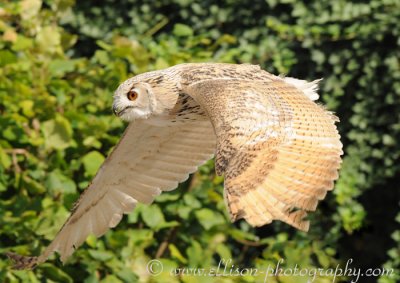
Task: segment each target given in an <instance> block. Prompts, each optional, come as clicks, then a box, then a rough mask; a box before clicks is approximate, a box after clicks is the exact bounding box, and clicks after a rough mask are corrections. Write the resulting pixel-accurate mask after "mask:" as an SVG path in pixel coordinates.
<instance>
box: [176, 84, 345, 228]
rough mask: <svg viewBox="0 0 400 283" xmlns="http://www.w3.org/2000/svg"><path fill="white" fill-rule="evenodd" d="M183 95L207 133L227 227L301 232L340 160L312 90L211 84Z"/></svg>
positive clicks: (327, 116)
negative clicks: (211, 135)
mask: <svg viewBox="0 0 400 283" xmlns="http://www.w3.org/2000/svg"><path fill="white" fill-rule="evenodd" d="M183 90H184V91H185V92H186V93H187V94H189V95H190V96H192V97H193V98H194V99H195V100H196V101H197V102H198V103H199V104H200V105H201V106H202V108H203V109H204V110H205V111H206V112H207V114H208V115H209V117H210V119H211V122H212V124H213V126H214V129H215V133H216V136H217V151H216V161H215V163H216V170H217V173H218V174H225V200H226V202H227V205H228V207H229V211H230V214H231V218H232V220H236V219H239V218H245V219H246V220H247V221H248V222H249V223H250V224H252V225H253V226H261V225H264V224H266V223H270V222H272V221H273V220H274V219H277V220H281V221H284V222H286V223H288V224H290V225H292V226H294V227H296V228H298V229H301V230H305V231H306V230H308V227H309V222H308V221H306V220H304V217H305V216H306V214H307V213H306V211H313V210H315V209H316V206H317V202H318V201H319V200H321V199H323V198H324V197H325V195H326V192H327V191H328V190H331V189H332V188H333V181H334V180H335V179H336V178H337V177H338V174H337V171H338V168H339V166H340V163H341V158H340V155H341V154H342V144H341V142H340V136H339V134H338V132H337V130H336V126H335V121H337V118H336V117H335V116H334V115H333V114H331V113H330V112H328V111H326V110H324V109H323V108H322V107H321V106H319V105H317V104H316V103H314V102H313V101H312V100H311V99H313V98H316V97H318V96H317V95H316V94H315V95H313V94H312V93H313V91H315V90H316V85H314V84H310V85H303V84H302V81H300V80H295V83H291V81H290V80H287V79H284V78H280V77H274V78H271V79H269V80H265V81H263V80H254V81H251V80H243V79H230V80H227V79H211V80H206V81H200V82H197V83H196V82H195V83H192V84H190V83H188V85H186V86H184V89H183Z"/></svg>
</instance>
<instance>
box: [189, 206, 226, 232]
mask: <svg viewBox="0 0 400 283" xmlns="http://www.w3.org/2000/svg"><path fill="white" fill-rule="evenodd" d="M195 215H196V217H197V219H198V220H199V222H200V224H201V225H202V226H203V227H204V229H206V230H209V229H211V228H212V227H214V226H218V225H222V224H224V223H225V219H224V217H223V216H222V215H221V214H220V213H219V212H216V211H212V210H211V209H208V208H202V209H200V210H197V211H196V212H195Z"/></svg>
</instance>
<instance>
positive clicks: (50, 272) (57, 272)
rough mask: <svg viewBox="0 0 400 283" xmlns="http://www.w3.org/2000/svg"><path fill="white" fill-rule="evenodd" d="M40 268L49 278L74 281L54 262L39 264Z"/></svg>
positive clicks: (67, 281) (61, 282) (58, 280)
mask: <svg viewBox="0 0 400 283" xmlns="http://www.w3.org/2000/svg"><path fill="white" fill-rule="evenodd" d="M39 269H40V270H42V271H43V275H44V276H46V278H47V279H49V280H54V281H55V282H60V283H63V282H65V283H72V282H74V281H73V279H72V278H71V277H70V276H69V275H68V274H67V273H65V272H64V271H62V270H61V269H58V268H57V267H55V266H54V265H52V264H49V263H43V264H41V265H40V266H39Z"/></svg>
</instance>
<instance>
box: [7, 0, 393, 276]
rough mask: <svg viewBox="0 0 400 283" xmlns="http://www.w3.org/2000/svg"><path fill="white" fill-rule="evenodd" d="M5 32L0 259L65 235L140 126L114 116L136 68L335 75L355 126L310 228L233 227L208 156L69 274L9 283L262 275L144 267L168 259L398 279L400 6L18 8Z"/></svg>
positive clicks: (60, 0)
mask: <svg viewBox="0 0 400 283" xmlns="http://www.w3.org/2000/svg"><path fill="white" fill-rule="evenodd" d="M0 32H1V37H0V113H1V115H0V126H1V129H2V131H1V133H0V196H1V200H0V214H1V216H2V217H1V218H0V252H5V251H9V250H13V251H15V252H18V253H21V254H39V253H40V251H41V250H42V249H43V247H44V246H46V245H47V244H48V243H49V241H50V240H51V239H52V238H53V237H54V235H55V233H56V232H57V231H58V229H59V227H60V226H61V225H62V223H63V221H64V220H65V219H66V217H67V215H68V211H69V210H70V209H71V206H72V204H73V202H74V201H75V200H76V199H77V197H78V195H79V194H80V193H81V192H82V190H84V188H86V187H87V185H88V183H89V182H90V180H91V178H92V177H93V176H94V174H95V172H96V170H97V168H98V167H99V166H100V164H101V163H102V161H103V160H104V158H105V156H106V155H107V154H108V153H109V152H110V150H111V149H112V147H113V146H114V145H115V144H116V142H117V141H118V139H119V137H120V136H121V134H122V131H123V129H124V127H125V126H126V125H124V124H123V123H122V122H121V121H120V120H119V119H117V118H115V117H113V116H112V115H111V111H110V110H111V109H110V107H111V103H112V93H113V91H114V90H115V88H116V87H117V85H118V84H119V83H120V82H121V81H123V80H125V79H126V78H128V77H130V76H132V75H134V74H137V73H141V72H145V71H148V70H154V69H160V68H164V67H167V66H170V65H174V64H178V63H182V62H188V61H192V62H193V61H218V62H252V63H257V64H261V65H262V66H263V67H264V68H265V69H267V70H269V71H271V72H275V73H285V74H288V75H291V76H295V77H299V78H304V79H315V78H319V77H324V81H323V83H322V86H321V91H320V92H321V94H322V100H323V101H324V102H325V103H326V104H327V107H328V108H329V109H331V110H334V111H336V112H337V115H338V116H339V117H340V118H341V123H340V124H339V129H340V132H341V134H342V138H343V142H344V144H345V154H346V155H345V157H344V162H343V167H342V170H341V178H340V180H339V181H338V182H337V185H336V189H335V191H334V193H333V194H329V195H328V197H327V199H326V200H325V201H324V202H322V203H321V204H320V206H319V209H318V211H317V212H316V213H314V214H313V215H312V216H311V218H312V227H311V231H310V232H309V233H307V234H305V233H302V232H296V231H294V230H293V229H292V228H290V227H287V226H286V225H284V224H282V223H274V224H272V225H268V226H266V227H262V228H258V229H253V228H251V227H249V225H247V224H246V223H245V222H243V221H241V222H239V223H237V224H231V223H230V222H229V217H228V215H227V213H226V209H225V206H224V203H223V198H222V190H223V185H222V182H223V180H222V179H221V178H220V177H217V176H215V174H214V169H213V163H212V162H209V163H207V165H205V166H203V167H202V168H201V169H200V171H199V173H197V174H195V175H194V176H193V177H192V178H191V179H190V180H189V181H188V182H186V183H184V184H182V185H181V186H180V187H179V188H178V189H177V190H176V191H173V192H171V193H166V194H163V195H161V196H160V197H158V198H157V200H156V202H155V204H153V205H151V206H140V207H138V209H136V210H135V211H134V212H133V213H132V214H130V215H129V216H128V217H125V218H124V220H123V221H122V222H121V224H119V226H118V228H116V229H114V230H112V231H110V232H108V233H107V234H106V236H105V237H103V238H101V239H97V240H96V239H94V238H93V237H89V238H88V239H87V241H86V242H85V244H84V247H83V248H81V249H79V250H78V251H77V252H75V254H74V255H73V256H72V258H71V259H70V261H69V263H68V265H65V266H62V265H61V264H60V263H59V261H58V260H52V261H49V262H48V263H45V264H42V265H40V266H39V267H38V268H36V269H35V270H34V271H13V270H10V269H9V268H8V266H9V262H8V261H7V260H6V259H5V258H2V259H1V260H0V281H2V282H20V281H21V282H39V281H43V282H45V281H46V280H47V281H49V282H51V281H55V282H73V281H77V282H80V281H84V282H135V281H137V280H139V278H141V280H150V281H152V282H173V281H175V282H179V281H183V282H198V281H199V280H200V282H203V280H209V282H214V280H217V279H218V280H219V281H220V282H242V281H246V282H259V281H263V279H264V276H261V277H256V278H255V277H252V276H246V277H235V276H228V277H219V278H203V277H201V278H199V277H196V276H176V277H174V276H171V275H169V274H168V273H162V274H161V275H159V276H154V277H151V276H149V275H148V274H147V272H146V265H147V263H148V261H149V260H150V259H153V258H156V257H157V258H160V260H161V262H162V263H163V265H164V269H165V270H168V269H170V268H173V267H174V268H175V267H182V266H188V267H200V268H210V267H217V265H218V262H219V260H220V259H221V258H222V259H228V258H232V259H233V260H234V264H235V265H236V266H241V267H254V266H255V267H258V268H260V269H264V270H265V269H266V267H268V266H269V265H271V266H276V264H277V262H278V260H279V259H280V258H284V259H285V262H284V266H285V267H291V266H294V265H295V264H298V265H299V266H301V267H302V268H310V269H311V268H316V267H322V268H325V269H327V268H335V267H336V265H337V264H339V263H340V264H341V265H342V266H343V265H344V264H345V263H346V261H347V260H348V259H349V258H353V259H354V265H356V266H357V267H361V268H365V269H366V268H367V267H380V266H384V267H385V268H394V269H395V274H393V275H392V276H390V277H387V276H382V277H381V278H379V281H380V282H385V283H386V282H397V281H398V280H400V277H399V276H400V273H399V268H400V262H399V258H400V236H399V235H400V230H398V228H396V227H398V222H400V219H399V217H400V214H399V207H398V202H399V199H400V198H399V189H398V185H397V184H398V183H399V181H400V180H399V176H400V174H399V171H400V165H399V163H398V160H399V157H400V148H399V145H398V144H397V143H396V141H398V140H400V122H399V113H400V103H399V99H400V62H399V56H398V49H399V45H400V5H399V2H398V1H396V0H385V1H378V0H373V1H368V2H365V3H363V2H362V1H357V2H354V3H351V2H347V1H342V0H341V1H291V0H286V1H282V2H279V1H276V0H267V1H261V0H255V1H252V5H251V7H249V4H248V3H247V2H243V1H234V0H225V1H218V3H215V2H214V1H203V2H201V3H197V2H196V1H191V0H170V1H168V0H162V1H156V2H155V3H154V1H148V0H142V1H136V0H124V1H118V4H116V3H115V2H114V1H110V0H106V1H101V2H99V3H97V2H95V3H92V2H89V1H79V2H78V1H77V3H76V4H74V3H73V1H70V0H54V1H51V0H47V1H43V2H42V1H41V0H23V1H4V2H3V3H2V4H0ZM396 215H397V224H396ZM396 225H397V226H396ZM396 229H397V230H396ZM390 235H392V238H390ZM332 279H333V278H332V277H329V276H328V277H320V278H317V280H316V282H332ZM364 279H365V280H364ZM367 279H368V278H363V279H362V280H363V281H362V282H367ZM369 279H370V280H376V278H375V279H374V278H369ZM196 280H197V281H196ZM346 280H347V278H345V277H341V278H336V282H338V281H346ZM306 281H307V278H306V277H302V278H297V277H284V276H283V277H282V276H280V277H278V276H277V277H273V278H269V281H268V282H306ZM205 282H206V281H205ZM207 282H208V281H207ZM371 282H374V281H371Z"/></svg>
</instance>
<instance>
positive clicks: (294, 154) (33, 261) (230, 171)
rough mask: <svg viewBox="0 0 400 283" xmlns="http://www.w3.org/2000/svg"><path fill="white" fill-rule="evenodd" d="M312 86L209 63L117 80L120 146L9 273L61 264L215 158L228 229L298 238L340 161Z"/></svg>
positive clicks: (255, 69)
mask: <svg viewBox="0 0 400 283" xmlns="http://www.w3.org/2000/svg"><path fill="white" fill-rule="evenodd" d="M317 82H318V81H313V82H306V81H303V80H297V79H294V78H288V77H286V78H285V77H278V76H274V75H272V74H270V73H268V72H266V71H264V70H261V69H260V67H259V66H255V65H248V64H243V65H235V64H218V63H196V64H181V65H177V66H174V67H171V68H167V69H164V70H160V71H154V72H149V73H144V74H141V75H138V76H135V77H133V78H130V79H128V80H126V81H125V82H123V83H122V84H121V85H120V86H119V87H118V89H117V90H116V92H115V94H114V103H113V112H114V113H115V115H117V116H118V117H120V118H121V119H123V120H125V121H128V122H129V125H128V127H127V129H126V130H125V133H124V135H123V136H122V138H121V140H120V142H119V143H118V145H117V146H116V147H115V149H114V151H113V152H112V154H111V155H110V156H109V157H108V158H107V159H106V161H105V162H104V164H103V165H102V166H101V168H100V169H99V171H98V173H97V175H96V176H95V178H94V179H93V181H92V183H91V184H90V186H89V187H88V188H87V189H86V190H85V191H84V193H83V194H82V195H81V197H80V198H79V200H78V201H77V203H76V204H75V206H74V208H73V210H72V212H71V215H70V217H69V218H68V219H67V221H66V222H65V224H64V225H63V227H62V228H61V230H60V231H59V232H58V234H57V236H56V237H55V239H54V240H53V241H52V242H51V244H50V245H49V246H48V247H47V248H46V249H45V251H44V252H43V253H42V254H41V255H40V256H38V257H23V256H19V255H17V254H14V253H8V256H9V257H10V258H11V259H12V260H13V261H14V264H15V265H14V267H15V268H18V269H25V268H33V267H35V266H36V265H37V264H39V263H42V262H44V261H46V259H47V258H48V257H49V256H50V255H51V254H52V253H53V252H55V251H57V252H58V253H59V254H60V256H61V260H62V261H63V262H65V260H66V259H67V258H68V257H69V256H70V255H71V254H72V253H73V251H74V250H75V249H76V248H77V247H79V246H80V245H81V244H82V243H83V242H84V241H85V239H86V238H87V236H88V235H89V234H94V235H96V236H98V237H99V236H101V235H103V234H104V233H105V232H106V231H107V230H108V229H109V228H113V227H115V226H116V225H117V224H118V223H119V222H120V220H121V218H122V216H123V214H124V213H129V212H131V211H132V210H133V209H134V207H135V205H136V204H137V203H138V202H141V203H145V204H150V203H151V202H152V201H153V200H154V198H155V197H156V196H157V195H159V194H160V193H161V192H162V191H169V190H173V189H175V188H176V187H177V186H178V184H179V183H180V182H183V181H184V180H186V179H187V178H188V176H189V174H190V173H193V172H195V171H196V170H197V168H198V167H199V166H200V165H202V164H203V163H204V162H206V161H207V160H209V159H210V158H212V157H213V156H214V155H215V168H216V172H217V174H219V175H224V178H225V182H224V188H225V189H224V198H225V201H226V204H227V207H228V210H229V213H230V216H231V219H232V221H235V220H237V219H240V218H244V219H245V220H246V221H247V222H249V223H250V224H251V225H253V226H261V225H265V224H268V223H271V222H272V221H273V220H281V221H284V222H286V223H288V224H290V225H292V226H294V227H296V228H297V229H300V230H303V231H307V230H308V228H309V221H307V220H305V216H306V215H307V211H314V210H315V209H316V207H317V203H318V201H319V200H322V199H323V198H324V197H325V195H326V193H327V191H329V190H331V189H332V188H333V182H334V180H335V179H337V177H338V169H339V166H340V163H341V158H340V155H341V154H342V153H343V152H342V144H341V142H340V136H339V134H338V131H337V129H336V126H335V122H337V121H338V119H337V118H336V117H335V116H334V115H333V114H332V113H330V112H328V111H326V110H325V109H324V108H323V107H321V106H319V105H317V104H316V103H315V102H314V100H316V99H318V94H317Z"/></svg>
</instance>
